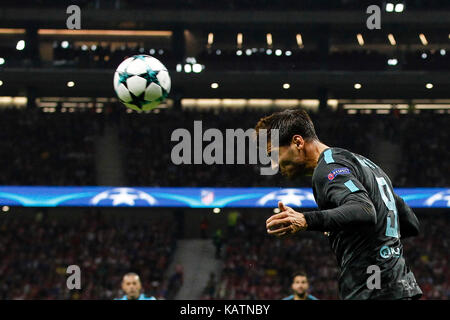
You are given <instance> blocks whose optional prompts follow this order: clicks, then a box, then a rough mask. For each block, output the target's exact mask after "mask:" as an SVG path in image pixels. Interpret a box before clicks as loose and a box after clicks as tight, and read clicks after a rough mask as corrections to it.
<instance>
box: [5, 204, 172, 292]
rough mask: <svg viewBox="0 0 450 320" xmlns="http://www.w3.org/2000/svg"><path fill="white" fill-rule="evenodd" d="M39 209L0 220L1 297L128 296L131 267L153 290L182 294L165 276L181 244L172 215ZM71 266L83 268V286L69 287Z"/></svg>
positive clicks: (146, 288)
mask: <svg viewBox="0 0 450 320" xmlns="http://www.w3.org/2000/svg"><path fill="white" fill-rule="evenodd" d="M33 210H34V209H28V210H27V211H26V212H23V213H19V212H14V214H12V215H3V216H2V218H1V220H0V230H1V232H2V235H3V236H2V241H1V242H0V255H1V256H2V263H1V265H0V299H39V300H45V299H113V298H117V297H121V296H122V295H123V293H122V292H120V283H121V280H122V276H123V275H124V274H125V273H127V272H130V271H133V272H137V273H138V274H139V275H140V278H141V280H142V285H143V290H144V292H145V293H146V294H147V295H154V296H156V297H158V298H166V297H167V296H169V297H172V296H173V295H175V294H176V292H177V288H176V287H174V286H173V284H174V283H173V279H172V280H171V281H170V282H169V281H168V279H167V278H166V276H165V275H164V272H165V270H166V269H167V267H168V265H169V263H170V262H171V257H172V255H173V252H174V250H175V248H176V238H175V230H176V225H175V224H172V223H170V221H169V220H168V219H159V220H156V221H154V222H153V223H149V222H148V221H143V220H142V219H139V218H136V217H133V214H132V213H130V214H127V216H126V218H124V215H115V216H114V217H113V216H111V213H109V214H105V213H101V212H98V211H96V210H91V209H87V210H79V211H74V212H70V214H69V215H68V214H67V212H59V214H54V213H53V214H52V216H49V214H48V213H47V212H45V211H40V210H34V211H33ZM69 265H79V266H80V268H81V270H82V274H81V281H82V289H81V290H74V291H70V290H68V289H67V287H66V279H67V274H66V268H67V267H68V266H69ZM175 280H177V279H175ZM177 281H179V279H178V280H177ZM169 283H170V286H169ZM178 289H179V288H178Z"/></svg>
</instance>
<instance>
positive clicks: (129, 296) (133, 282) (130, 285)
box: [116, 272, 156, 300]
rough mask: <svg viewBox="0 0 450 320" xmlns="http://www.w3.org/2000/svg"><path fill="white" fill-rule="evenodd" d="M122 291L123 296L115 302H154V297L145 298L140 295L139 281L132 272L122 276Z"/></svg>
mask: <svg viewBox="0 0 450 320" xmlns="http://www.w3.org/2000/svg"><path fill="white" fill-rule="evenodd" d="M122 290H123V291H124V292H125V295H124V296H123V297H122V298H119V299H116V300H156V298H155V297H146V296H145V295H144V294H143V293H141V291H142V285H141V279H139V276H138V275H137V274H136V273H134V272H129V273H127V274H126V275H124V276H123V279H122Z"/></svg>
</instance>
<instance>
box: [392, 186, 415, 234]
mask: <svg viewBox="0 0 450 320" xmlns="http://www.w3.org/2000/svg"><path fill="white" fill-rule="evenodd" d="M394 199H395V205H396V208H397V212H398V219H399V223H400V234H401V236H402V238H407V237H415V236H417V235H418V234H419V231H420V223H419V220H418V219H417V217H416V215H415V214H414V211H412V210H411V208H410V207H409V206H408V205H407V204H406V203H405V201H404V200H403V199H402V198H401V197H400V196H398V195H397V194H396V193H394Z"/></svg>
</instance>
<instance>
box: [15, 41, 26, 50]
mask: <svg viewBox="0 0 450 320" xmlns="http://www.w3.org/2000/svg"><path fill="white" fill-rule="evenodd" d="M16 49H17V50H19V51H22V50H23V49H25V40H19V41H17V45H16Z"/></svg>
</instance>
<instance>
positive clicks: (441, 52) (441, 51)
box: [0, 49, 447, 64]
mask: <svg viewBox="0 0 450 320" xmlns="http://www.w3.org/2000/svg"><path fill="white" fill-rule="evenodd" d="M439 52H440V54H441V56H445V55H446V54H447V51H445V49H441V50H440V51H439ZM0 64H1V63H0Z"/></svg>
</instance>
